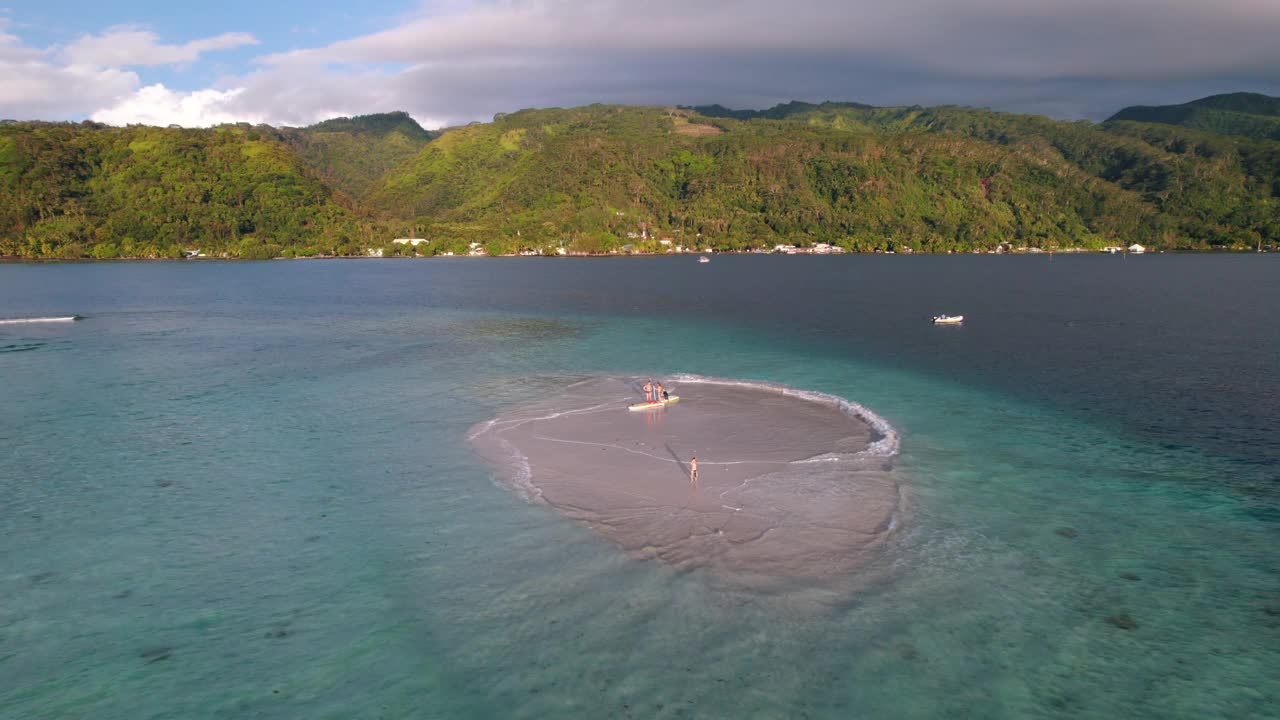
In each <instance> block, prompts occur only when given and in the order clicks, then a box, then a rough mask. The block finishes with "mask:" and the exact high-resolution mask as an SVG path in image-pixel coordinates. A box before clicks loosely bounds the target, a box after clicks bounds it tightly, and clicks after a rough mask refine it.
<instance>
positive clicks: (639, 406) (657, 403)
mask: <svg viewBox="0 0 1280 720" xmlns="http://www.w3.org/2000/svg"><path fill="white" fill-rule="evenodd" d="M674 402H680V396H679V395H672V396H671V397H669V398H667V399H666V400H654V401H652V402H642V403H636V404H635V405H628V406H627V409H628V410H652V409H654V408H660V407H666V406H667V405H670V404H671V403H674Z"/></svg>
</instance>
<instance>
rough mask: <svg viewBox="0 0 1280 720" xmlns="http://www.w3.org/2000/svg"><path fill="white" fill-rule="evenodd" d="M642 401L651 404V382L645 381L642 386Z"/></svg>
mask: <svg viewBox="0 0 1280 720" xmlns="http://www.w3.org/2000/svg"><path fill="white" fill-rule="evenodd" d="M644 401H645V402H653V380H647V381H645V384H644Z"/></svg>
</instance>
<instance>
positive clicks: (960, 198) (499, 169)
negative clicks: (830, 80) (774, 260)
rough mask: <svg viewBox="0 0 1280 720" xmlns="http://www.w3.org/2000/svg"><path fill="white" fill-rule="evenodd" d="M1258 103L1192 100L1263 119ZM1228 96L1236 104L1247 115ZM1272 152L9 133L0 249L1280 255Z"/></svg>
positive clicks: (803, 132) (1177, 129) (755, 134)
mask: <svg viewBox="0 0 1280 720" xmlns="http://www.w3.org/2000/svg"><path fill="white" fill-rule="evenodd" d="M1267 100H1274V99H1270V98H1265V96H1227V98H1225V99H1224V98H1209V99H1206V100H1205V101H1198V102H1199V103H1200V104H1199V105H1195V104H1189V105H1192V107H1193V109H1194V110H1195V111H1197V112H1209V111H1211V112H1218V113H1233V114H1236V115H1241V116H1244V117H1249V118H1257V119H1262V120H1266V119H1269V118H1273V117H1274V116H1269V115H1266V114H1264V113H1263V112H1261V111H1266V110H1267V108H1268V107H1269V106H1268V105H1267V104H1266V102H1264V101H1267ZM1223 107H1235V108H1242V107H1245V108H1248V109H1250V110H1253V111H1255V112H1252V113H1243V112H1240V111H1239V110H1231V109H1222V108H1223ZM1278 208H1280V142H1277V141H1272V140H1260V139H1253V138H1250V137H1244V136H1240V135H1225V134H1217V133H1211V132H1206V131H1204V130H1202V129H1198V128H1192V127H1182V126H1178V125H1173V124H1167V123H1165V124H1162V123H1153V122H1134V121H1131V120H1125V119H1115V120H1112V121H1109V122H1107V123H1104V124H1101V125H1097V124H1093V123H1089V122H1083V121H1081V122H1060V121H1056V120H1051V119H1049V118H1046V117H1042V116H1037V115H1015V114H1011V113H1002V112H993V111H990V110H980V109H972V108H964V107H932V108H929V107H872V106H869V105H863V104H860V103H821V104H810V103H787V104H784V105H780V106H777V107H775V108H770V109H769V110H763V111H734V110H729V109H727V108H723V107H719V106H707V107H704V108H701V109H700V110H695V109H693V108H675V107H636V106H616V105H591V106H587V107H579V108H569V109H559V108H553V109H543V110H521V111H518V112H512V113H506V114H499V115H498V116H495V119H494V121H493V122H488V123H473V124H470V125H467V126H464V127H457V128H450V129H448V130H445V131H442V132H440V133H428V132H426V131H424V130H423V129H422V128H421V127H420V126H418V125H417V123H415V122H413V120H412V118H410V117H409V116H408V115H406V114H404V113H387V114H382V115H370V116H362V117H356V118H338V119H335V120H332V121H325V122H323V123H319V124H317V125H313V126H311V127H308V128H271V127H267V126H256V127H255V126H249V125H247V124H241V125H229V126H223V127H218V128H212V129H207V130H196V129H185V130H184V129H181V128H147V127H139V126H133V127H127V128H114V127H108V126H104V125H100V124H96V123H88V122H86V123H80V124H72V123H11V124H0V255H22V256H39V257H84V256H91V257H116V256H143V257H172V256H174V255H176V254H179V253H180V252H181V251H182V250H183V249H195V248H199V249H200V250H201V251H203V252H205V253H206V254H216V255H221V254H226V255H227V256H229V257H264V256H270V255H273V254H283V255H294V254H301V255H310V254H335V253H336V254H364V253H365V252H366V251H367V249H370V248H372V249H374V250H375V251H376V250H379V249H380V250H381V251H383V252H389V253H412V252H414V250H413V249H412V248H410V247H409V246H407V245H396V244H392V243H390V239H391V238H395V237H406V236H412V237H422V238H426V239H428V240H430V241H431V242H430V243H429V244H428V245H420V246H419V247H418V248H417V250H418V251H419V252H424V251H425V252H431V253H435V252H465V251H466V250H467V249H468V244H469V243H472V242H476V243H481V244H482V245H483V246H484V247H485V248H486V249H487V250H488V251H489V252H491V253H499V252H515V251H518V250H522V249H542V250H544V251H548V252H554V249H555V248H557V247H560V246H567V247H569V248H571V249H574V250H579V251H583V252H608V251H613V250H625V249H636V250H646V249H647V250H660V249H662V248H664V247H667V246H664V245H660V244H659V239H666V238H670V239H671V240H672V241H673V243H675V244H681V243H683V244H686V245H697V246H699V247H704V246H712V247H714V248H717V249H723V250H734V249H745V248H752V247H771V246H772V245H774V244H777V243H784V242H785V243H791V244H799V245H805V244H811V243H817V242H827V243H833V244H837V245H840V246H843V247H845V248H848V249H851V250H857V251H873V250H887V249H896V250H904V249H906V248H911V249H913V250H916V251H923V252H968V251H982V250H989V249H993V248H995V247H997V246H998V245H1002V244H1010V245H1013V246H1014V247H1021V246H1029V247H1042V248H1053V247H1059V248H1063V247H1086V248H1089V247H1092V248H1096V247H1101V246H1104V245H1128V244H1130V243H1133V242H1139V243H1141V244H1143V245H1147V246H1149V247H1152V248H1155V249H1179V248H1188V249H1206V248H1245V247H1254V246H1256V245H1258V244H1272V245H1274V244H1280V212H1277V210H1278Z"/></svg>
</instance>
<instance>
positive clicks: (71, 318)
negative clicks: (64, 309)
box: [0, 315, 80, 325]
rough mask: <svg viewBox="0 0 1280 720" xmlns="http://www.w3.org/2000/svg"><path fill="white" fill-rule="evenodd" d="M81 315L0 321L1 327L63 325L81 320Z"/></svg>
mask: <svg viewBox="0 0 1280 720" xmlns="http://www.w3.org/2000/svg"><path fill="white" fill-rule="evenodd" d="M79 319H80V316H79V315H66V316H62V317H33V318H7V319H4V320H0V325H26V324H28V323H61V322H75V321H76V320H79Z"/></svg>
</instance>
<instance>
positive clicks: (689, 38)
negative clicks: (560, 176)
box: [245, 0, 1280, 122]
mask: <svg viewBox="0 0 1280 720" xmlns="http://www.w3.org/2000/svg"><path fill="white" fill-rule="evenodd" d="M1276 37H1280V3H1276V2H1274V1H1273V0H1219V1H1218V2H1215V3H1213V4H1212V5H1206V4H1205V3H1202V2H1200V0H1125V1H1123V2H1120V1H1114V0H1076V1H1075V2H1072V3H1061V2H1059V1H1058V0H895V2H891V3H885V2H879V1H877V2H869V1H867V2H849V1H847V0H793V2H789V3H778V2H776V0H738V1H730V0H649V1H648V2H645V3H635V2H626V1H624V0H597V1H596V2H593V3H591V4H589V5H584V4H581V3H577V2H568V1H567V0H507V1H505V2H479V3H470V4H456V3H455V4H453V5H452V6H451V7H450V9H449V11H448V12H442V11H441V10H440V9H439V8H438V7H437V8H436V10H435V12H434V14H432V15H423V16H420V17H412V18H408V19H406V20H404V21H403V22H401V23H400V24H399V25H397V26H396V27H393V28H390V29H387V30H384V31H381V32H377V33H373V34H369V35H364V36H360V37H354V38H350V39H347V40H343V41H340V42H336V43H332V44H330V45H327V46H324V47H317V48H307V49H300V50H294V51H290V52H285V53H276V54H271V55H268V56H266V57H264V58H263V59H262V63H263V64H264V66H265V68H266V69H265V70H264V71H262V72H259V73H256V74H255V77H254V78H253V79H252V80H251V81H250V82H249V83H248V85H247V88H246V94H245V98H246V101H248V100H250V99H254V98H257V97H259V96H260V94H259V93H257V92H255V87H254V86H255V85H256V84H258V83H266V84H267V85H271V86H276V85H281V84H287V83H286V81H284V80H283V79H284V78H288V79H289V80H288V81H287V82H288V83H293V84H294V86H295V87H297V88H308V87H315V88H316V91H317V92H319V93H320V94H322V95H323V96H324V102H325V103H327V104H334V103H335V102H338V103H339V104H341V102H340V100H338V99H337V98H335V95H337V94H340V93H342V92H343V89H344V88H349V89H351V90H352V91H353V95H351V96H350V100H351V101H355V100H356V99H357V97H359V96H368V95H377V96H380V97H387V96H390V97H391V98H392V99H391V102H392V104H393V105H394V106H397V107H404V108H406V109H408V110H410V111H411V112H415V113H420V114H426V115H431V116H433V117H441V118H447V120H448V122H461V121H466V120H471V119H477V118H483V117H488V116H490V115H492V114H493V113H495V112H500V111H505V110H510V109H514V108H519V107H525V106H546V105H572V104H580V103H586V102H639V103H693V104H697V103H709V102H721V103H724V104H727V105H731V106H736V107H762V106H766V105H769V104H773V103H775V102H782V101H786V100H790V99H806V100H822V99H848V100H859V101H864V102H870V103H874V104H937V103H956V104H968V105H978V106H993V107H996V108H999V109H1008V110H1015V111H1026V112H1049V113H1052V114H1053V115H1055V116H1058V117H1072V118H1074V117H1093V118H1098V117H1104V116H1106V115H1108V114H1110V113H1111V112H1113V111H1114V110H1116V109H1118V108H1119V107H1121V106H1123V105H1128V104H1134V103H1139V102H1175V101H1183V100H1188V99H1191V98H1192V97H1196V96H1198V95H1199V94H1209V93H1213V92H1222V91H1227V90H1236V89H1256V90H1260V91H1271V92H1277V91H1280V43H1277V42H1275V38H1276ZM369 66H374V67H382V68H388V67H390V68H394V70H389V71H386V72H384V73H383V74H381V75H379V76H377V77H370V78H367V83H359V84H355V85H353V84H351V83H349V82H346V80H347V79H348V78H349V77H350V76H351V74H352V73H353V72H355V71H354V70H353V68H360V67H369ZM331 83H332V84H331ZM261 97H262V99H263V100H266V99H268V98H269V94H267V93H262V94H261ZM397 100H398V102H397ZM290 103H291V106H292V107H294V108H298V107H301V106H304V105H306V103H307V93H306V92H305V91H300V92H295V93H293V97H292V98H291V100H290Z"/></svg>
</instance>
